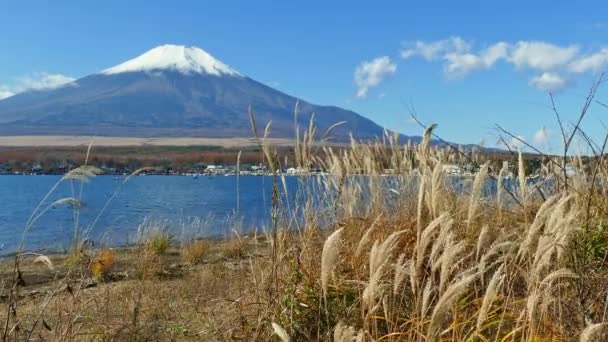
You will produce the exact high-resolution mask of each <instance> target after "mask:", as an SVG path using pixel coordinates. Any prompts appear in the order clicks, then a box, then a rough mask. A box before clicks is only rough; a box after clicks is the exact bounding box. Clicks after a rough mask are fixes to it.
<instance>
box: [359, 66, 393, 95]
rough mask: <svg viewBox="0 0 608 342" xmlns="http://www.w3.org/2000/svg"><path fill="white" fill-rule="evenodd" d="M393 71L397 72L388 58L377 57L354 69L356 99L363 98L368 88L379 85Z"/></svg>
mask: <svg viewBox="0 0 608 342" xmlns="http://www.w3.org/2000/svg"><path fill="white" fill-rule="evenodd" d="M395 71H397V65H396V64H395V63H393V62H392V61H391V59H390V58H389V57H388V56H382V57H377V58H375V59H374V60H372V61H370V62H363V63H361V64H360V65H359V66H358V67H357V69H355V84H356V85H357V97H358V98H365V97H366V96H367V92H368V91H369V88H372V87H375V86H377V85H379V84H380V83H382V81H384V79H385V78H386V77H388V76H390V75H392V74H394V73H395Z"/></svg>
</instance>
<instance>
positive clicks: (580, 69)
mask: <svg viewBox="0 0 608 342" xmlns="http://www.w3.org/2000/svg"><path fill="white" fill-rule="evenodd" d="M607 68H608V48H604V49H601V50H600V51H598V52H595V53H592V54H588V55H585V56H582V57H580V58H578V59H577V60H575V61H573V62H572V63H570V65H569V69H570V70H571V71H573V72H577V73H584V72H589V71H590V72H600V71H603V70H606V69H607Z"/></svg>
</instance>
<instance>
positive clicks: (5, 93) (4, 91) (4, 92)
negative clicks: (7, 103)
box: [0, 87, 15, 100]
mask: <svg viewBox="0 0 608 342" xmlns="http://www.w3.org/2000/svg"><path fill="white" fill-rule="evenodd" d="M13 95H15V93H13V92H12V91H10V90H8V88H6V87H0V100H2V99H5V98H7V97H11V96H13Z"/></svg>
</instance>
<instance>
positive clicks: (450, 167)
mask: <svg viewBox="0 0 608 342" xmlns="http://www.w3.org/2000/svg"><path fill="white" fill-rule="evenodd" d="M442 171H443V172H445V173H447V174H449V175H460V174H462V169H461V168H460V166H458V165H457V164H443V165H442Z"/></svg>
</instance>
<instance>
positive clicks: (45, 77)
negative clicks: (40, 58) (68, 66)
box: [0, 72, 76, 100]
mask: <svg viewBox="0 0 608 342" xmlns="http://www.w3.org/2000/svg"><path fill="white" fill-rule="evenodd" d="M75 80H76V79H75V78H73V77H69V76H65V75H61V74H49V73H46V72H36V73H31V74H28V75H25V76H21V77H17V78H16V79H15V80H14V82H13V83H12V84H10V85H0V100H1V99H4V98H7V97H11V96H13V95H16V94H18V93H22V92H24V91H28V90H48V89H55V88H59V87H61V86H64V85H66V84H69V83H71V82H73V81H75Z"/></svg>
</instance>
